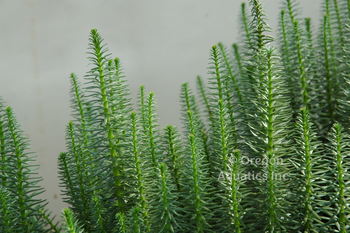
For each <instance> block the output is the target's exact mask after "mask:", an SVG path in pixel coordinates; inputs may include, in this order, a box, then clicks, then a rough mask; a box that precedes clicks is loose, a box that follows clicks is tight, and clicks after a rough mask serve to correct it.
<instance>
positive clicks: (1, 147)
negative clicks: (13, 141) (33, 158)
mask: <svg viewBox="0 0 350 233" xmlns="http://www.w3.org/2000/svg"><path fill="white" fill-rule="evenodd" d="M3 119H4V117H2V116H0V155H1V174H2V175H1V177H2V178H1V186H4V187H6V186H7V177H6V169H7V166H6V147H5V129H4V121H3Z"/></svg>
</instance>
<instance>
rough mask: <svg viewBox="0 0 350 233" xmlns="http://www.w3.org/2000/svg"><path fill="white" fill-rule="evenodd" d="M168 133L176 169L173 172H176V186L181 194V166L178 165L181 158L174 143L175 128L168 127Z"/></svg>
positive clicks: (172, 159) (173, 163) (171, 154)
mask: <svg viewBox="0 0 350 233" xmlns="http://www.w3.org/2000/svg"><path fill="white" fill-rule="evenodd" d="M166 132H167V139H168V143H169V148H170V156H171V161H172V165H173V169H174V171H173V172H174V180H175V185H176V188H177V191H178V192H179V193H180V192H181V185H180V174H179V167H180V166H179V164H178V160H179V156H178V155H177V154H176V153H175V143H174V141H173V138H174V134H175V131H174V127H172V126H171V125H168V126H167V127H166Z"/></svg>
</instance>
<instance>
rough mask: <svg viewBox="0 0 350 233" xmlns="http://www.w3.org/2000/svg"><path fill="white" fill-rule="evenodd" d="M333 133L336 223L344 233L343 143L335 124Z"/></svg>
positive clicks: (345, 206)
mask: <svg viewBox="0 0 350 233" xmlns="http://www.w3.org/2000/svg"><path fill="white" fill-rule="evenodd" d="M334 129H335V130H334V131H335V136H336V137H335V139H336V169H337V183H338V192H337V195H338V200H339V201H338V205H339V207H340V208H339V209H340V210H339V214H338V222H339V225H340V229H341V230H340V231H339V232H342V233H345V232H346V228H345V226H346V225H347V221H348V217H347V216H346V213H345V209H346V208H347V203H346V202H345V195H344V194H345V189H346V186H345V182H344V179H343V176H344V172H345V171H344V169H343V165H342V164H343V163H344V159H343V154H344V152H343V151H342V148H343V145H342V144H343V142H342V135H341V134H342V128H341V126H340V124H335V126H334Z"/></svg>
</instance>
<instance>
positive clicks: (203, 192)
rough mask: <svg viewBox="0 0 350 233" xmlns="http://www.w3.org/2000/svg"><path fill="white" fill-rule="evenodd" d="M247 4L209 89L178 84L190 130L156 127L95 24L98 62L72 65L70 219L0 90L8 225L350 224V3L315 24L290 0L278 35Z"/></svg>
mask: <svg viewBox="0 0 350 233" xmlns="http://www.w3.org/2000/svg"><path fill="white" fill-rule="evenodd" d="M249 5H250V6H251V14H248V13H247V9H246V5H245V4H244V3H242V5H241V6H242V8H241V25H242V30H241V41H240V43H239V44H233V46H232V51H230V50H229V49H227V48H226V47H225V46H224V45H223V44H221V43H218V45H214V46H212V48H211V63H210V67H209V74H210V75H211V77H210V78H209V80H208V84H207V86H208V87H205V85H204V81H203V80H202V79H201V78H200V77H197V81H198V82H197V89H198V96H196V95H195V94H194V92H193V90H192V89H191V87H190V86H189V84H188V83H184V84H182V86H181V94H180V96H181V114H182V115H181V116H182V118H181V119H182V122H183V128H182V129H179V128H177V127H175V126H172V125H168V126H167V127H165V128H164V129H160V128H159V125H158V123H157V119H158V118H157V109H156V99H155V94H154V93H153V92H149V93H148V92H147V91H146V90H145V87H144V86H141V87H140V90H139V95H138V107H137V109H135V110H134V109H133V108H132V104H131V102H130V101H131V100H130V93H129V90H128V85H127V83H126V80H125V78H124V76H123V72H122V68H121V64H120V60H119V58H115V59H112V58H111V55H110V54H109V53H108V49H107V47H106V45H105V44H104V43H103V39H102V38H101V36H100V34H99V33H98V32H97V30H96V29H92V30H91V34H90V40H89V41H90V43H89V58H88V59H89V61H90V62H91V63H92V68H91V70H90V71H89V72H87V75H86V76H85V81H84V84H83V85H82V84H81V83H80V82H79V81H78V79H77V77H76V75H75V74H71V76H70V81H71V92H70V93H71V106H72V116H73V120H72V121H71V122H69V124H68V125H67V129H66V142H67V143H66V145H67V147H66V148H67V149H66V152H62V153H61V154H60V155H59V158H58V161H59V177H60V180H61V187H62V194H63V199H64V201H65V202H66V203H68V204H69V208H66V209H64V210H63V212H62V216H63V217H64V219H65V221H64V223H63V224H62V226H61V224H56V225H54V224H53V223H52V222H53V220H52V219H51V218H50V217H49V214H48V211H47V210H46V208H45V205H46V204H47V203H46V201H45V200H38V199H36V196H37V195H38V194H39V193H41V192H43V189H42V188H40V187H38V186H37V183H38V182H39V181H40V178H36V177H34V176H33V175H35V172H34V171H35V169H36V166H33V165H30V164H29V162H31V161H33V156H32V155H31V153H29V152H28V148H27V147H28V143H27V141H26V139H25V138H24V137H23V133H22V131H21V130H20V128H19V125H18V123H17V121H16V119H15V117H14V115H13V112H12V109H11V108H10V107H7V108H6V107H5V104H4V103H3V102H0V156H1V162H0V178H1V179H0V182H1V187H0V201H1V208H0V232H62V231H64V232H124V233H125V232H220V233H221V232H347V231H349V225H350V223H349V216H350V211H349V198H350V195H349V174H348V168H349V167H350V165H349V155H348V154H349V152H350V148H349V131H350V129H349V126H350V118H349V116H350V106H349V104H350V78H349V71H350V41H349V37H348V36H349V34H350V28H349V26H348V23H349V18H350V2H349V1H346V0H338V1H337V0H333V1H331V0H325V1H324V3H323V8H322V15H323V18H322V22H321V24H320V29H319V31H318V34H317V35H316V36H315V35H314V34H313V33H312V26H311V21H310V19H300V18H299V12H300V9H299V8H298V7H297V4H296V3H295V2H294V1H291V0H285V1H284V3H283V7H282V10H281V14H280V21H279V22H280V24H279V29H278V30H279V31H278V33H277V34H278V38H277V40H276V42H274V40H275V39H274V38H273V37H272V36H270V35H269V33H270V32H271V31H272V29H271V28H270V27H269V25H267V23H266V15H265V11H264V8H263V5H262V3H261V2H260V1H258V0H250V1H249ZM272 42H273V43H276V44H277V45H278V48H277V49H276V48H274V47H273V46H272V45H271V44H272ZM198 97H199V100H198Z"/></svg>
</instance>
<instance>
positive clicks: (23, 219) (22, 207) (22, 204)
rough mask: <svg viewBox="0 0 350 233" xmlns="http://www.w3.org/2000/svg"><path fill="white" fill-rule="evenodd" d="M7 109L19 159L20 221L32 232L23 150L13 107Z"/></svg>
mask: <svg viewBox="0 0 350 233" xmlns="http://www.w3.org/2000/svg"><path fill="white" fill-rule="evenodd" d="M6 111H7V119H8V125H9V130H10V133H11V137H12V140H13V145H14V148H15V154H16V159H17V163H16V165H17V167H16V169H17V182H16V183H17V195H18V204H19V205H18V206H19V212H20V222H21V224H22V227H23V230H25V232H28V233H29V232H30V226H29V224H28V220H27V206H26V204H25V197H26V191H25V188H24V178H25V177H24V174H23V161H22V150H21V147H20V144H19V142H18V139H17V132H16V130H15V129H16V124H15V122H14V120H13V115H12V109H11V107H8V108H7V109H6Z"/></svg>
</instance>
